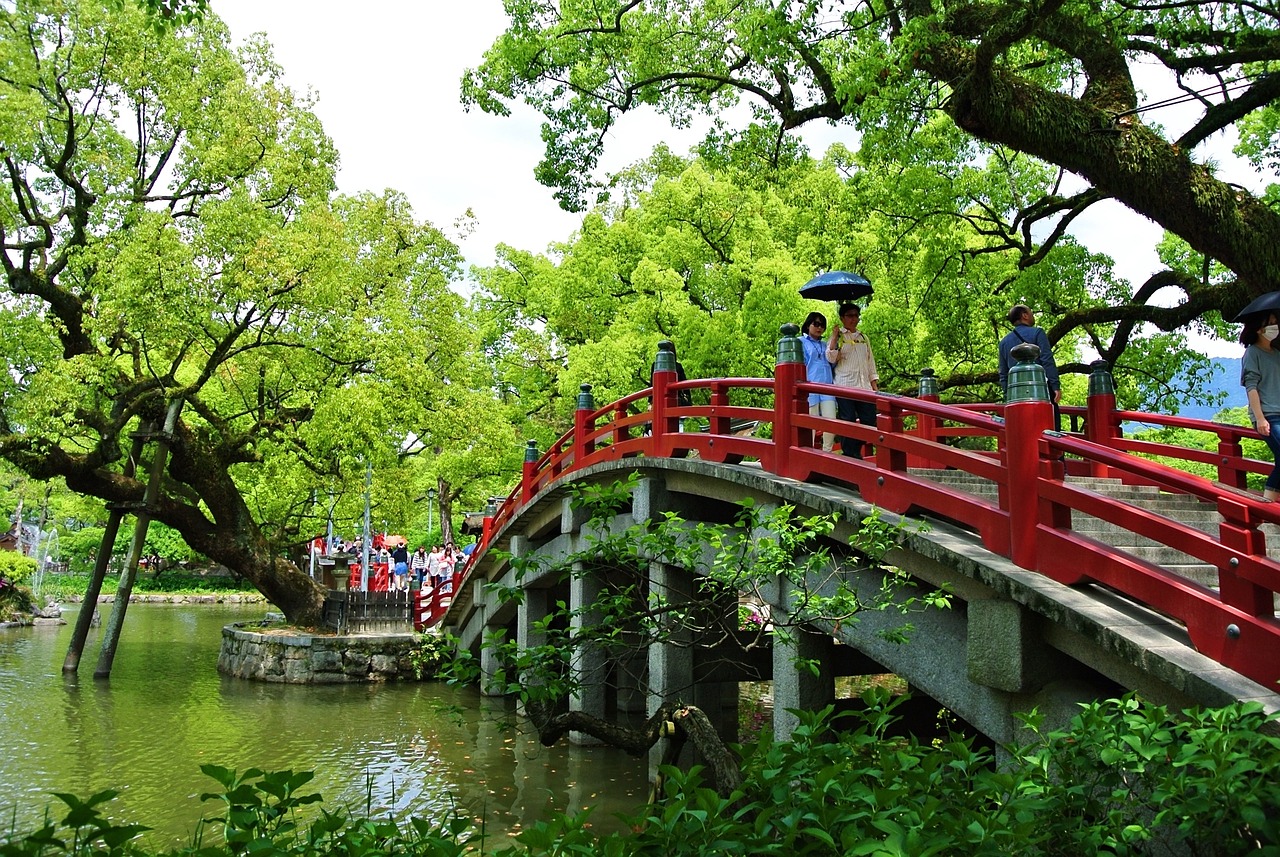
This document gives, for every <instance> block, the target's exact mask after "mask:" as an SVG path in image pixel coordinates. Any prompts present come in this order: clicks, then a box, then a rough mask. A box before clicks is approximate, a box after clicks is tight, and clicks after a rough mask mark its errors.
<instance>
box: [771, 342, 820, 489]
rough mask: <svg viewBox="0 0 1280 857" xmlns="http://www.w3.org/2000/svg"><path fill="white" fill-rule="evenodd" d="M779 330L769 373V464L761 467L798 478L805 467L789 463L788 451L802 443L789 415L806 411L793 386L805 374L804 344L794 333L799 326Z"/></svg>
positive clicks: (806, 402)
mask: <svg viewBox="0 0 1280 857" xmlns="http://www.w3.org/2000/svg"><path fill="white" fill-rule="evenodd" d="M780 333H781V334H782V337H781V338H780V339H779V340H778V363H777V366H776V368H775V369H774V373H773V463H772V466H771V467H770V466H768V465H767V464H766V465H765V466H766V469H768V470H771V471H772V472H774V473H776V474H778V475H779V476H787V477H790V478H792V479H801V480H802V479H804V478H806V477H807V476H808V475H809V470H808V468H807V467H803V466H801V465H799V464H795V463H793V461H794V459H795V456H793V455H792V451H793V450H794V449H795V448H796V447H798V446H802V445H803V444H802V441H801V438H800V432H799V429H798V428H797V427H796V424H795V422H794V421H793V420H792V417H793V416H794V415H796V414H799V413H808V411H809V396H808V395H807V394H802V393H800V392H799V391H798V390H797V389H796V386H797V385H798V384H801V383H803V381H804V379H805V377H806V376H805V368H804V346H802V345H801V344H800V339H799V336H798V334H799V333H800V326H799V325H796V324H784V325H782V328H781V330H780ZM761 463H762V464H764V462H761Z"/></svg>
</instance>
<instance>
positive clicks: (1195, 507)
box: [912, 469, 1280, 589]
mask: <svg viewBox="0 0 1280 857" xmlns="http://www.w3.org/2000/svg"><path fill="white" fill-rule="evenodd" d="M912 473H913V475H916V476H919V477H921V478H925V479H930V480H933V481H935V482H938V483H939V484H943V485H947V486H950V487H952V488H954V489H955V490H957V491H963V492H965V493H968V494H972V495H974V496H977V497H984V498H988V499H990V498H994V497H995V496H997V494H998V491H999V489H998V487H997V486H996V484H995V483H994V482H992V481H991V480H989V479H983V478H981V477H978V476H974V475H973V474H970V473H965V472H963V471H956V470H936V469H934V470H924V469H921V470H914V471H912ZM1067 484H1069V485H1071V486H1073V487H1077V488H1082V489H1085V490H1089V491H1093V492H1095V493H1098V494H1103V495H1106V496H1108V497H1111V498H1112V499H1115V500H1119V501H1122V502H1125V503H1128V504H1129V505H1132V506H1138V507H1141V508H1143V509H1146V510H1148V511H1150V512H1152V513H1153V514H1156V515H1160V516H1162V517H1165V518H1169V519H1171V520H1175V521H1178V522H1179V523H1182V524H1185V525H1186V526H1189V527H1194V528H1196V529H1198V530H1200V531H1201V532H1204V533H1209V534H1213V535H1216V534H1217V532H1218V529H1219V526H1220V525H1221V522H1222V518H1221V516H1220V515H1219V514H1218V511H1217V509H1215V508H1214V507H1213V506H1212V505H1210V504H1208V503H1205V502H1203V501H1201V500H1198V499H1197V498H1195V497H1187V496H1183V495H1177V494H1169V493H1167V492H1163V491H1161V490H1159V489H1158V488H1156V487H1155V486H1152V485H1126V484H1125V483H1124V482H1122V481H1121V480H1119V479H1112V478H1099V477H1089V476H1085V477H1078V476H1071V477H1068V479H1067ZM1071 524H1072V528H1073V529H1074V530H1076V531H1077V532H1079V533H1081V534H1082V535H1086V536H1088V537H1090V538H1093V539H1097V540H1098V541H1100V542H1103V543H1104V544H1108V545H1111V546H1112V547H1115V548H1119V549H1121V550H1123V551H1124V552H1125V553H1128V554H1132V555H1133V556H1135V557H1138V558H1140V559H1143V560H1146V561H1147V562H1150V563H1152V564H1154V565H1159V566H1161V567H1162V568H1166V569H1169V570H1170V571H1173V572H1175V573H1177V574H1179V575H1182V576H1184V577H1186V578H1188V579H1190V580H1194V581H1196V582H1197V583H1200V584H1202V585H1204V586H1208V587H1211V588H1214V589H1216V588H1217V586H1218V570H1217V569H1216V568H1214V567H1213V566H1211V565H1208V564H1206V563H1203V562H1201V561H1199V560H1198V559H1196V558H1195V557H1191V556H1188V555H1186V554H1184V553H1182V552H1181V551H1178V550H1174V549H1173V548H1170V547H1168V546H1166V545H1163V544H1161V543H1159V542H1157V541H1155V540H1153V539H1151V538H1149V537H1147V536H1142V535H1138V534H1137V533H1134V532H1132V531H1131V530H1129V529H1127V528H1125V527H1122V526H1120V525H1118V524H1116V523H1113V522H1111V521H1108V520H1106V519H1104V518H1099V517H1096V516H1093V515H1087V514H1084V513H1081V512H1076V511H1073V512H1072V515H1071ZM1264 534H1265V535H1266V537H1267V540H1268V543H1269V544H1275V545H1277V546H1280V541H1278V540H1277V539H1280V528H1277V527H1275V526H1272V525H1268V526H1267V527H1265V528H1264Z"/></svg>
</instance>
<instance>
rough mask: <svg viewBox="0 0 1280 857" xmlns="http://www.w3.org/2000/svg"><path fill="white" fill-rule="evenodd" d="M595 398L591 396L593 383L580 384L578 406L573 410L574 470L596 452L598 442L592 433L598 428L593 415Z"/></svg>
mask: <svg viewBox="0 0 1280 857" xmlns="http://www.w3.org/2000/svg"><path fill="white" fill-rule="evenodd" d="M595 409H596V405H595V400H594V399H593V398H592V396H591V385H590V384H580V385H579V386H578V408H577V410H575V411H574V412H573V468H572V469H573V470H577V469H578V468H579V467H582V466H583V464H584V463H585V462H586V460H587V456H589V455H590V454H591V453H593V452H595V449H596V444H595V441H594V440H592V439H591V433H592V432H593V431H595V429H596V423H595V420H593V419H592V418H591V415H592V414H593V413H594V412H595Z"/></svg>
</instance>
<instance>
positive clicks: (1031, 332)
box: [1000, 304, 1062, 431]
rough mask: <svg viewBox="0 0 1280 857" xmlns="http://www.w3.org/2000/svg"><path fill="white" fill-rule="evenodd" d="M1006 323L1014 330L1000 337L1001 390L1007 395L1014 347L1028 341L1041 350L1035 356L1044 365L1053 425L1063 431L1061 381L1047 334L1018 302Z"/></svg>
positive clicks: (1028, 310) (1010, 311)
mask: <svg viewBox="0 0 1280 857" xmlns="http://www.w3.org/2000/svg"><path fill="white" fill-rule="evenodd" d="M1009 323H1010V324H1012V325H1013V330H1011V331H1009V332H1008V333H1007V334H1005V337H1004V339H1002V340H1000V389H1001V390H1003V391H1004V393H1005V395H1006V396H1007V395H1008V394H1009V370H1010V369H1011V368H1013V366H1014V364H1016V363H1017V362H1018V361H1017V360H1014V359H1013V349H1015V348H1017V347H1018V346H1019V345H1021V344H1023V343H1024V342H1025V343H1029V344H1031V345H1034V346H1036V347H1037V348H1039V349H1040V357H1039V358H1037V359H1038V361H1039V363H1040V365H1041V366H1042V367H1043V368H1044V380H1045V383H1046V384H1047V385H1048V386H1049V400H1050V401H1051V402H1053V425H1054V428H1056V429H1057V430H1058V431H1062V411H1061V410H1060V403H1061V401H1062V381H1061V380H1060V379H1059V378H1058V364H1057V362H1056V361H1055V360H1054V359H1053V346H1051V345H1050V344H1049V336H1048V334H1046V333H1045V332H1044V328H1043V327H1036V317H1035V314H1034V313H1032V312H1031V308H1030V307H1028V306H1027V305H1026V304H1017V305H1015V306H1014V307H1013V309H1011V310H1009Z"/></svg>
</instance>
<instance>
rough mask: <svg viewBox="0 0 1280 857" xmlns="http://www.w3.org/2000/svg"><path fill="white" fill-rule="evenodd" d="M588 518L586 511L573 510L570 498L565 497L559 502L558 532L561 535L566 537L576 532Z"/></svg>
mask: <svg viewBox="0 0 1280 857" xmlns="http://www.w3.org/2000/svg"><path fill="white" fill-rule="evenodd" d="M590 517H591V516H590V514H589V513H588V512H587V510H586V509H584V508H582V507H577V508H575V507H574V505H573V500H572V499H571V498H569V497H565V498H564V499H563V500H561V501H560V532H561V533H562V534H564V535H566V536H567V535H572V534H573V533H576V532H578V531H579V530H580V529H582V525H583V524H585V523H586V522H587V520H588V519H589V518H590Z"/></svg>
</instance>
